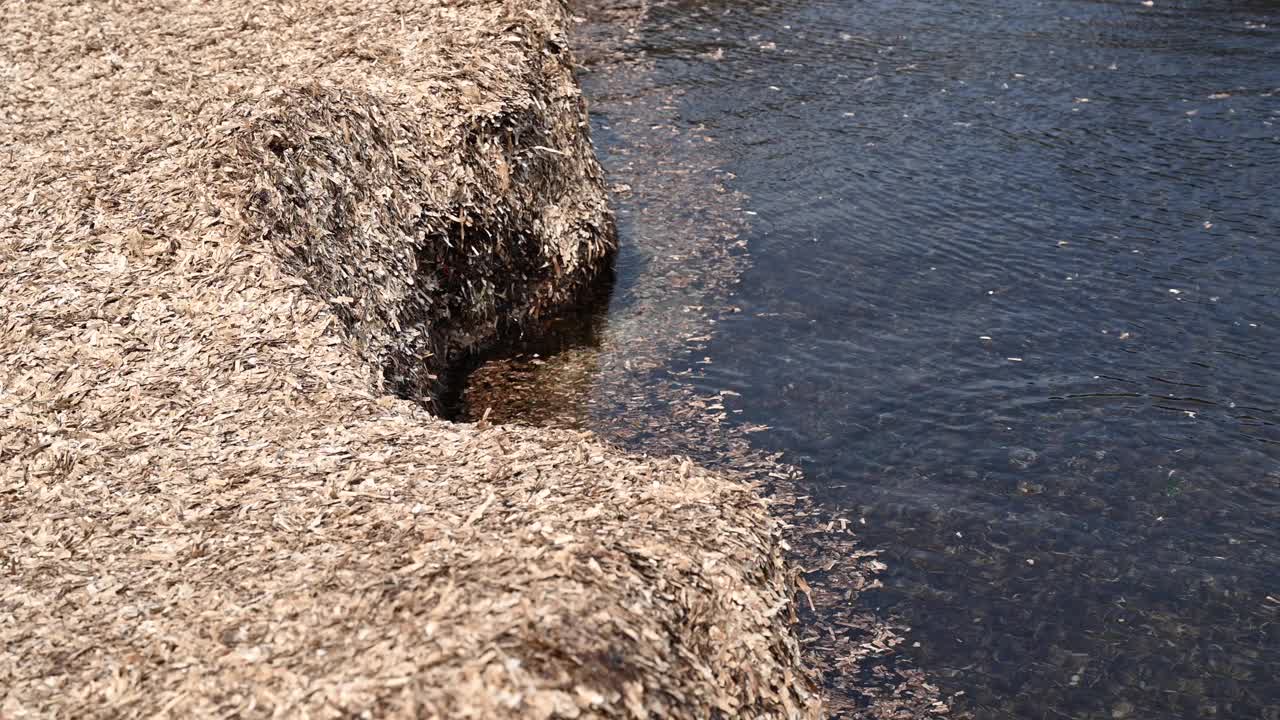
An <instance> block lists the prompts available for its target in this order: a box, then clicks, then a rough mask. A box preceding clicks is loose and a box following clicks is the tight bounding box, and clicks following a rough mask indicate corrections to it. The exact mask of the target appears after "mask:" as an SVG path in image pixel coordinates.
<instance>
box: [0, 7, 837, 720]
mask: <svg viewBox="0 0 1280 720" xmlns="http://www.w3.org/2000/svg"><path fill="white" fill-rule="evenodd" d="M134 5H136V7H132V6H131V5H130V4H129V3H121V4H119V5H118V6H116V7H113V8H111V9H110V10H102V9H98V10H94V9H83V8H82V9H81V10H80V11H79V12H78V13H76V12H69V11H68V10H67V9H66V8H62V7H59V6H56V4H54V3H51V2H49V3H46V2H34V3H28V4H25V5H23V6H22V7H21V8H8V9H7V10H6V12H7V13H9V14H10V15H11V16H10V17H6V18H5V25H4V26H5V28H6V30H5V31H4V33H3V34H0V52H3V54H4V56H5V57H6V59H7V60H9V65H10V66H12V67H14V68H15V70H14V73H15V74H16V75H17V77H16V82H14V83H13V84H12V85H11V86H10V89H8V90H5V91H3V95H0V97H3V100H4V103H3V105H4V106H5V107H9V108H13V110H12V111H11V114H10V116H9V117H6V118H4V119H3V121H0V137H3V140H4V144H5V145H6V146H8V147H13V148H16V150H15V152H14V154H13V156H12V157H11V159H10V160H9V161H8V162H10V163H11V166H10V167H8V168H7V170H9V172H7V173H5V177H4V179H3V180H2V181H0V182H2V183H3V184H0V197H3V198H4V199H5V201H6V202H5V203H3V206H4V207H6V208H8V209H6V210H5V211H4V214H3V215H0V258H2V259H3V262H4V264H5V266H6V267H7V268H9V273H8V282H6V283H4V284H3V286H0V306H2V307H4V308H5V317H4V322H2V323H0V327H2V328H3V334H0V351H2V352H3V353H4V357H5V359H6V361H7V362H6V365H7V366H8V367H9V370H8V371H7V374H6V375H5V376H4V381H3V384H0V389H2V390H3V392H0V417H2V418H3V420H0V458H2V459H3V465H4V468H5V470H4V474H3V475H0V495H3V496H4V497H6V498H9V500H8V501H7V502H6V505H5V507H4V512H3V514H0V539H3V543H0V546H3V547H4V548H5V554H4V556H0V567H4V568H5V569H6V575H8V577H9V579H10V582H9V583H7V584H6V586H5V588H4V589H3V590H0V607H3V608H4V609H5V613H4V614H6V615H8V618H9V619H8V620H5V621H2V622H0V640H3V642H4V645H5V647H6V648H7V650H6V652H5V653H4V654H3V655H0V686H3V687H4V688H5V692H4V695H3V696H0V712H2V713H3V714H4V715H5V716H6V717H14V718H23V717H45V716H50V715H52V716H83V717H104V716H115V715H122V714H146V715H175V716H190V715H212V714H215V713H217V714H226V713H237V714H239V715H242V716H245V717H257V716H269V715H272V714H273V713H283V714H287V715H313V716H317V717H336V716H346V715H350V714H359V713H362V712H368V713H372V714H374V715H378V716H406V715H433V714H436V715H442V716H456V715H466V714H470V715H472V716H480V717H508V716H510V717H555V716H564V717H578V716H591V717H638V716H645V715H647V714H656V715H665V716H672V717H709V716H716V715H727V716H733V717H797V718H799V717H816V716H817V715H818V713H819V709H818V693H817V691H816V690H815V689H814V688H813V687H812V686H811V685H810V684H809V682H808V680H807V674H806V671H805V669H804V667H803V663H802V661H801V659H800V652H799V648H798V646H797V644H796V641H795V638H794V637H793V635H792V633H791V629H790V626H789V623H790V620H789V618H790V615H791V613H790V607H791V603H792V602H793V600H792V598H793V596H794V585H793V583H794V577H793V574H792V572H791V571H790V570H789V569H788V567H787V566H786V564H785V563H784V561H783V559H782V540H781V524H780V523H779V521H777V520H776V519H774V518H773V517H772V516H771V515H770V514H769V512H768V509H767V506H766V503H765V502H764V501H762V500H761V499H760V497H759V496H758V494H757V492H756V490H755V488H753V487H750V486H746V485H743V484H740V483H737V482H733V481H731V480H728V479H725V478H722V477H720V476H718V475H715V474H712V473H709V472H707V471H706V470H703V469H701V468H698V467H696V466H694V465H693V464H692V463H690V462H688V461H687V460H686V461H682V460H680V459H678V458H673V459H666V460H655V459H650V458H645V457H640V456H636V455H632V454H626V453H622V452H620V451H618V450H616V449H614V448H611V447H608V446H606V445H604V444H601V443H600V442H598V441H597V440H596V439H594V438H593V437H591V436H590V435H589V434H583V433H577V432H572V431H564V430H547V429H542V430H534V429H529V428H519V427H512V426H500V427H493V428H489V427H483V426H481V425H459V424H453V423H448V422H445V421H443V420H440V419H438V418H435V417H433V416H432V415H430V414H429V413H428V412H427V411H426V410H425V409H424V408H423V407H422V406H420V405H418V404H416V403H414V402H412V401H410V400H407V399H398V398H397V397H395V395H399V396H400V397H401V398H405V397H408V398H415V399H418V400H425V399H427V398H429V397H431V395H432V393H433V392H434V391H435V388H436V385H435V378H434V377H433V376H435V375H437V374H439V372H440V371H441V370H442V369H443V368H444V367H445V365H444V364H445V363H447V361H448V358H449V357H450V356H451V355H456V354H457V353H458V352H460V351H462V350H465V349H468V348H470V347H474V346H478V345H480V344H483V343H485V342H489V341H491V340H492V339H493V338H495V337H497V336H498V335H499V334H500V333H501V331H502V328H503V327H507V326H509V327H513V328H519V327H524V326H525V325H526V324H529V323H535V322H537V321H538V319H539V318H541V317H545V316H546V315H548V314H550V313H551V312H552V311H553V310H554V309H555V308H557V307H560V306H563V305H564V304H565V302H566V301H567V300H569V299H570V298H572V297H573V296H574V295H575V294H576V291H577V289H579V288H581V287H585V286H586V285H587V284H589V281H590V278H591V276H592V275H593V274H594V273H595V272H596V269H598V268H599V267H600V264H601V263H602V262H603V261H604V258H606V257H607V256H608V254H609V252H610V248H609V242H610V241H609V240H608V239H607V237H606V236H607V232H608V231H607V223H608V220H607V211H606V209H605V206H604V195H603V187H602V178H601V175H600V172H599V168H598V166H597V165H596V164H595V159H594V156H593V155H592V154H591V153H592V151H591V146H590V143H589V141H588V140H587V138H586V135H585V132H584V130H583V127H584V125H583V115H582V113H583V109H582V103H581V96H580V94H579V93H578V90H577V88H576V85H575V84H574V82H573V78H572V74H571V71H570V69H571V62H572V61H571V59H570V54H569V51H568V47H567V45H566V43H565V42H564V41H563V37H564V23H565V21H566V18H565V14H564V10H563V8H562V7H561V6H560V5H559V4H558V3H547V2H520V3H517V4H515V5H511V4H503V3H498V2H489V1H487V0H486V1H483V2H472V3H468V4H466V5H462V6H444V5H429V6H427V7H421V6H420V5H414V6H413V9H409V7H408V6H403V7H402V4H401V3H396V2H391V1H390V0H387V1H386V2H378V3H372V4H364V5H362V6H361V7H360V8H359V9H358V10H355V9H347V11H346V12H345V13H344V12H342V9H341V8H340V7H334V6H333V5H332V4H325V3H319V2H317V3H314V4H311V3H308V4H304V6H303V10H304V12H299V13H296V14H292V15H290V14H288V13H283V14H280V15H279V16H275V15H273V16H265V15H262V14H260V13H256V12H254V11H253V7H252V5H251V4H250V3H247V2H239V1H238V0H221V1H220V2H215V3H205V4H203V5H201V6H198V7H193V8H188V9H184V10H182V11H179V12H172V13H171V12H163V13H162V12H160V11H157V10H154V9H151V10H148V7H149V6H146V5H145V4H144V3H134ZM306 11H311V12H306ZM397 21H398V22H397ZM423 28H430V30H424V29H423ZM494 28H497V29H494ZM445 38H447V40H445ZM495 48H497V49H496V50H495ZM468 233H470V234H469V235H468ZM477 233H479V235H478V234H477ZM468 237H469V238H470V240H471V242H473V243H476V244H475V245H472V246H470V247H465V248H464V245H465V243H466V242H467V238H468ZM481 237H483V238H486V242H485V243H483V244H482V243H477V242H476V241H477V239H478V238H481ZM441 244H443V246H444V247H441ZM547 267H550V268H551V270H549V271H548V270H545V268H547ZM442 328H444V329H442ZM425 353H431V354H432V356H433V357H435V358H439V363H440V364H439V365H435V364H424V363H422V362H420V359H421V358H422V357H423V355H424V354H425Z"/></svg>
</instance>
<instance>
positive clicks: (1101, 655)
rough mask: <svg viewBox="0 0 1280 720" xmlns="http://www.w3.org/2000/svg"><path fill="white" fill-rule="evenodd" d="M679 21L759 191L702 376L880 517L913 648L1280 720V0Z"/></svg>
mask: <svg viewBox="0 0 1280 720" xmlns="http://www.w3.org/2000/svg"><path fill="white" fill-rule="evenodd" d="M649 23H650V25H651V28H650V30H651V32H650V33H649V34H647V35H646V36H645V39H644V41H643V42H644V49H645V50H647V52H648V53H649V54H650V56H651V57H652V58H654V59H655V62H656V74H655V76H656V77H657V78H658V81H659V82H660V83H666V84H667V85H668V86H670V87H673V88H680V89H682V90H687V92H684V94H683V95H682V96H681V101H680V103H679V116H680V120H681V121H682V122H683V123H686V124H687V125H689V126H695V127H701V128H703V129H704V130H705V132H706V133H707V134H708V135H710V136H712V137H714V138H716V139H717V141H718V143H719V144H718V148H717V152H718V153H720V154H721V156H722V157H725V158H727V162H726V169H727V170H729V171H731V172H732V173H733V174H734V175H735V176H736V177H735V179H734V181H733V182H732V183H731V185H732V187H733V188H734V189H735V190H738V191H741V192H744V193H745V194H746V195H748V196H749V198H750V199H749V200H748V201H746V203H745V207H746V208H747V209H749V210H750V211H751V212H754V213H757V215H755V216H754V217H752V219H751V221H752V224H753V227H752V229H751V231H750V232H749V233H748V235H749V237H748V238H747V239H748V241H749V242H748V246H749V248H750V251H749V253H750V260H751V265H750V269H748V270H747V271H746V273H745V275H744V276H743V280H742V283H741V285H740V286H739V287H738V288H737V291H736V295H735V296H734V297H732V298H731V302H732V303H733V304H734V305H735V306H737V307H738V308H740V310H741V312H737V313H733V314H729V315H727V316H726V317H725V318H723V319H722V320H721V321H720V322H719V324H718V329H717V331H716V334H715V337H714V339H713V340H712V341H711V342H710V343H709V345H708V347H707V348H706V350H705V353H703V352H700V353H698V356H699V357H701V356H702V355H703V354H705V355H706V356H707V357H708V358H712V359H714V362H710V363H709V364H702V365H698V366H696V369H697V374H696V376H697V380H696V383H697V385H698V387H699V388H700V389H701V390H705V391H706V392H719V391H724V390H729V391H732V392H735V393H739V394H740V395H741V397H732V396H730V399H729V400H728V401H727V402H726V404H727V405H728V406H729V407H730V408H731V409H732V410H740V411H741V412H740V413H731V417H732V418H734V421H735V422H741V423H749V424H753V425H756V426H758V425H767V426H769V428H770V429H769V430H768V431H766V432H760V433H756V434H755V435H754V436H753V437H754V438H755V439H756V441H757V442H758V443H760V444H761V445H763V446H764V447H765V448H767V449H774V450H783V451H786V453H787V456H788V457H789V458H790V459H791V460H792V461H794V462H797V463H799V464H801V465H802V466H803V468H804V470H805V474H806V482H807V490H808V491H809V492H811V493H812V494H813V495H814V496H815V497H817V498H819V499H820V500H821V501H822V502H824V503H825V504H827V505H828V506H829V507H831V508H833V509H834V510H836V511H838V512H842V513H845V514H846V515H849V516H850V517H852V518H855V521H856V522H862V521H865V525H861V526H860V527H861V530H862V535H863V537H864V538H865V541H866V542H867V543H868V544H869V545H872V546H878V547H883V548H884V549H885V551H886V552H885V556H884V557H885V560H886V562H887V563H888V564H889V566H890V569H889V571H888V572H887V573H886V575H885V577H884V581H885V585H886V587H885V588H884V589H882V590H878V591H874V592H869V593H865V594H864V595H863V597H862V601H863V602H866V603H870V604H872V605H875V606H878V607H881V608H883V609H884V610H885V611H886V612H892V613H895V614H897V615H899V616H901V617H903V618H905V619H906V620H907V621H908V622H909V623H910V624H911V625H912V627H913V632H912V634H911V636H910V637H909V640H910V641H912V642H914V643H918V644H919V645H918V647H909V648H907V649H906V652H907V653H908V654H909V655H910V657H911V659H912V660H913V661H914V662H915V663H916V664H917V665H918V666H919V667H921V668H922V669H924V670H926V671H927V672H929V673H931V674H932V676H933V678H934V680H936V681H937V682H939V683H941V684H942V685H943V686H944V689H946V690H948V691H951V692H959V691H963V692H964V693H965V700H964V702H962V703H961V706H967V707H968V708H969V709H970V710H972V711H973V712H974V713H975V715H976V716H978V717H995V718H1054V717H1072V718H1095V717H1096V718H1129V717H1132V718H1166V717H1167V718H1206V717H1222V718H1242V719H1243V718H1269V719H1274V718H1280V680H1278V679H1277V678H1280V561H1278V558H1280V424H1278V423H1280V390H1278V389H1277V380H1278V379H1280V375H1278V374H1277V372H1276V370H1277V366H1276V363H1277V350H1280V196H1278V194H1277V189H1276V186H1277V182H1278V181H1280V3H1276V2H1258V1H1254V2H1187V1H1183V2H1167V1H1166V0H1156V2H1155V3H1154V4H1153V5H1145V4H1143V3H1140V2H1137V1H1136V0H1135V1H1134V2H1087V1H1083V0H1064V1H1061V2H1039V3H1037V2H1023V1H1022V0H987V1H984V2H978V1H976V0H975V1H966V0H944V1H941V2H939V1H937V0H930V2H918V1H916V2H913V1H906V2H900V1H895V2H889V1H888V0H868V1H865V2H851V1H843V2H833V1H826V0H773V1H768V2H749V3H741V2H710V3H677V4H672V5H667V6H663V7H659V8H657V9H656V10H655V11H654V12H653V13H652V15H651V17H650V19H649ZM686 367H687V365H686ZM908 644H909V645H910V644H911V643H908Z"/></svg>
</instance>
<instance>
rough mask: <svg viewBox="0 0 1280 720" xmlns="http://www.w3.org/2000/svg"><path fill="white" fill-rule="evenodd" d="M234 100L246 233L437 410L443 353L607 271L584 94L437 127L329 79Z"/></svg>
mask: <svg viewBox="0 0 1280 720" xmlns="http://www.w3.org/2000/svg"><path fill="white" fill-rule="evenodd" d="M565 72H567V70H565ZM535 95H536V93H535ZM552 97H553V98H555V97H557V96H552ZM233 116H238V117H234V118H233V122H235V121H238V122H237V124H238V125H239V127H237V128H236V129H235V130H233V131H232V135H233V137H234V140H233V142H232V143H230V145H229V148H228V153H227V157H224V158H223V159H222V160H221V162H220V163H219V164H222V165H226V166H229V167H232V168H236V169H235V170H232V171H231V172H235V173H237V174H238V175H239V176H240V177H241V178H242V179H244V180H247V181H250V182H251V183H252V185H251V187H253V188H254V190H253V191H252V193H251V194H250V195H249V196H248V199H247V201H246V202H245V203H244V208H243V214H244V216H245V218H246V219H247V220H248V231H249V233H250V234H252V235H256V236H257V239H259V240H261V241H265V242H266V244H268V245H269V246H271V247H272V248H273V249H274V250H275V251H276V253H277V254H278V255H279V256H280V257H281V259H282V261H283V262H284V265H285V267H286V268H287V269H288V270H290V271H291V272H293V273H295V274H297V275H298V276H299V277H301V278H302V279H304V280H305V281H306V282H307V284H308V286H309V287H310V289H311V290H312V291H313V292H314V293H315V294H317V295H319V296H320V297H321V298H322V299H324V300H326V301H327V302H328V303H329V304H330V306H331V307H332V308H333V310H334V312H335V315H337V317H339V318H340V319H341V320H342V321H343V324H344V325H345V327H346V329H347V332H348V334H349V335H350V336H351V338H352V340H353V344H354V345H355V347H356V349H357V351H358V352H360V353H361V354H362V355H363V356H364V357H365V359H366V360H367V361H369V362H370V363H372V364H374V365H375V366H376V367H380V368H382V370H383V377H384V382H385V385H386V387H387V389H388V390H389V391H391V392H393V393H395V394H397V395H399V396H400V397H404V398H408V399H412V400H415V401H418V402H420V403H422V404H424V405H426V406H427V407H428V408H430V409H433V410H436V411H438V410H439V409H440V404H439V402H438V398H439V396H440V394H441V392H442V391H444V390H445V388H444V387H443V385H442V383H441V378H443V377H444V376H446V375H448V374H449V372H450V370H451V368H453V367H455V366H458V365H459V364H461V363H465V362H466V361H467V359H468V358H470V357H473V356H474V355H475V354H476V353H478V352H483V351H484V350H486V349H488V348H491V347H494V346H495V345H498V344H501V343H503V342H504V341H509V340H510V339H512V338H515V337H519V336H520V335H521V334H523V333H525V332H526V331H529V330H530V329H532V328H534V327H536V326H537V325H538V324H539V323H541V322H545V321H546V320H549V319H550V318H552V317H554V316H555V315H556V314H557V313H559V312H561V311H563V310H564V309H566V308H568V307H571V306H572V305H573V304H574V303H576V302H578V301H580V299H581V298H582V297H583V296H584V294H586V293H588V292H589V291H590V289H591V287H592V286H593V284H594V283H596V282H598V281H599V280H600V278H601V277H602V275H604V274H606V273H607V272H608V268H609V266H610V263H611V261H612V258H613V255H614V253H615V250H616V247H617V241H616V234H615V232H614V226H613V221H612V216H611V214H610V213H609V210H608V207H607V204H606V201H605V194H604V188H603V177H602V173H601V170H600V168H599V165H598V164H597V163H596V160H595V156H594V150H593V148H592V146H591V144H590V140H589V138H588V137H587V134H586V127H585V122H586V115H585V107H584V105H583V103H582V101H581V98H580V97H579V96H577V95H570V96H560V97H559V99H558V100H554V99H553V101H552V102H550V103H548V102H544V101H541V100H538V99H537V98H536V97H535V98H534V99H533V100H531V101H530V102H529V103H528V104H526V105H524V106H517V108H516V109H515V110H510V109H502V110H500V111H488V112H487V113H482V114H480V115H477V116H474V117H469V118H464V119H463V120H462V122H461V124H460V125H459V126H458V127H454V128H450V129H449V130H448V131H447V132H444V133H442V132H440V130H439V129H438V128H435V127H433V126H432V125H431V123H429V122H426V120H425V119H424V117H426V116H424V115H423V114H422V113H421V112H418V111H417V110H416V109H415V108H413V107H405V106H403V105H402V104H396V103H391V102H388V101H386V100H384V99H381V98H379V97H375V96H372V95H370V94H367V93H362V92H356V91H352V90H348V89H342V88H334V87H325V86H319V85H308V86H302V87H293V88H284V89H281V90H278V91H274V92H272V93H268V94H267V95H265V96H262V97H258V98H253V99H249V100H246V101H244V102H242V103H238V104H237V105H236V106H235V110H233ZM442 167H446V168H451V170H450V171H449V172H450V175H449V176H448V177H442V176H441V173H442V171H441V168H442Z"/></svg>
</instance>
